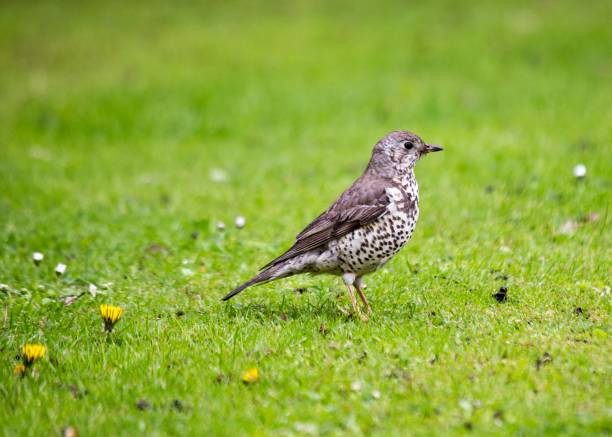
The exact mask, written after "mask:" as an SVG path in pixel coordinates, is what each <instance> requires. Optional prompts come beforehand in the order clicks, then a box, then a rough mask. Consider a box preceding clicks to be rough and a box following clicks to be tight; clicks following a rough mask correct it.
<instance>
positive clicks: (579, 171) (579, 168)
mask: <svg viewBox="0 0 612 437" xmlns="http://www.w3.org/2000/svg"><path fill="white" fill-rule="evenodd" d="M586 174H587V168H586V165H584V164H577V165H576V166H575V167H574V177H575V178H578V179H582V178H583V177H585V176H586Z"/></svg>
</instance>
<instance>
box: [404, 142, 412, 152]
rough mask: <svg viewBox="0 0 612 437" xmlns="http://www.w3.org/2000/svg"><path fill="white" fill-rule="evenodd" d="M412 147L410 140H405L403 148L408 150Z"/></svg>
mask: <svg viewBox="0 0 612 437" xmlns="http://www.w3.org/2000/svg"><path fill="white" fill-rule="evenodd" d="M413 147H414V144H413V143H412V142H411V141H406V142H405V143H404V149H406V150H410V149H412V148H413Z"/></svg>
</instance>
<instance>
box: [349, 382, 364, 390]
mask: <svg viewBox="0 0 612 437" xmlns="http://www.w3.org/2000/svg"><path fill="white" fill-rule="evenodd" d="M361 387H362V384H361V381H353V382H352V383H351V390H353V391H361Z"/></svg>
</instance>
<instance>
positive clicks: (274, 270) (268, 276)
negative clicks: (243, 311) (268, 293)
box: [221, 265, 291, 301]
mask: <svg viewBox="0 0 612 437" xmlns="http://www.w3.org/2000/svg"><path fill="white" fill-rule="evenodd" d="M279 270H281V266H278V265H276V266H272V267H270V268H269V269H267V270H264V271H263V272H261V273H259V274H258V275H257V276H255V277H254V278H251V279H249V280H248V281H246V282H245V283H244V284H242V285H240V286H239V287H237V288H235V289H234V290H233V291H232V292H230V293H228V294H227V296H225V297H224V298H223V299H221V300H224V301H225V300H230V299H231V298H232V297H234V296H236V295H237V294H238V293H240V292H241V291H242V290H244V289H245V288H248V287H251V286H253V285H256V284H263V283H265V282H269V281H272V280H274V279H279V278H284V277H286V276H290V275H291V273H286V274H283V272H281V271H279Z"/></svg>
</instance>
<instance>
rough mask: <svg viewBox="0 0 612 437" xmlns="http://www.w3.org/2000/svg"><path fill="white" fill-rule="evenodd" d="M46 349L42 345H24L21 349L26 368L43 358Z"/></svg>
mask: <svg viewBox="0 0 612 437" xmlns="http://www.w3.org/2000/svg"><path fill="white" fill-rule="evenodd" d="M46 350H47V348H46V347H45V346H43V345H42V344H37V343H35V344H30V343H26V344H24V345H23V346H22V347H21V352H22V356H23V362H24V364H25V365H26V366H29V365H31V364H32V363H33V362H34V361H36V360H38V359H40V358H42V357H44V356H45V352H46Z"/></svg>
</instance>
